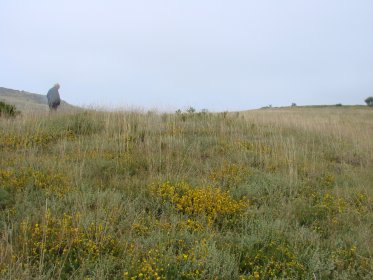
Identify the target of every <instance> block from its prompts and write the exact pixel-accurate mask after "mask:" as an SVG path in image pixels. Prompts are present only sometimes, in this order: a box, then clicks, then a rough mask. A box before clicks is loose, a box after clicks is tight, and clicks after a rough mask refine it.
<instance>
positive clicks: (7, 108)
mask: <svg viewBox="0 0 373 280" xmlns="http://www.w3.org/2000/svg"><path fill="white" fill-rule="evenodd" d="M19 114H20V112H19V111H17V108H16V106H14V105H9V104H6V103H4V102H2V101H0V117H15V116H17V115H19Z"/></svg>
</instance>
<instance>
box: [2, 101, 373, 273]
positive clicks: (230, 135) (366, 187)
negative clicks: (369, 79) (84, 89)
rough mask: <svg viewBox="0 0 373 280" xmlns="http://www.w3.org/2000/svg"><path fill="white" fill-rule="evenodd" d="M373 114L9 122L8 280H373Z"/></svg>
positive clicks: (335, 111) (57, 117)
mask: <svg viewBox="0 0 373 280" xmlns="http://www.w3.org/2000/svg"><path fill="white" fill-rule="evenodd" d="M372 151H373V110H370V109H369V108H367V109H363V108H361V109H351V108H311V109H308V108H307V109H306V108H304V109H296V110H294V109H284V110H273V109H268V110H255V111H249V112H243V113H232V114H225V113H221V114H212V113H206V114H192V113H188V114H156V113H152V112H149V113H145V114H142V113H136V112H99V111H93V110H91V111H86V112H84V113H81V112H79V113H73V114H65V113H59V114H48V116H45V115H42V114H35V115H31V116H27V117H26V116H24V115H21V116H20V117H19V118H16V119H14V120H11V121H9V120H8V119H5V118H3V119H0V279H87V278H88V277H92V279H250V280H255V279H373V239H372V232H373V173H372V170H373V153H372Z"/></svg>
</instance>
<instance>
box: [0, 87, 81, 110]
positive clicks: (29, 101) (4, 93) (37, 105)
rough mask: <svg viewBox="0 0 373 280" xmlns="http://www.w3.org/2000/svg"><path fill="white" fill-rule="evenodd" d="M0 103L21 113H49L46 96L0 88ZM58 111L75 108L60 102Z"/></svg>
mask: <svg viewBox="0 0 373 280" xmlns="http://www.w3.org/2000/svg"><path fill="white" fill-rule="evenodd" d="M0 101H3V102H5V103H8V104H12V105H15V106H16V108H17V110H20V111H21V112H23V113H30V112H32V113H38V112H48V111H49V108H48V102H47V96H46V94H45V95H40V94H36V93H30V92H26V91H19V90H14V89H8V88H3V87H0ZM58 109H59V110H61V111H71V110H76V109H77V107H75V106H72V105H70V104H68V103H67V102H65V101H63V100H62V101H61V105H60V107H59V108H58Z"/></svg>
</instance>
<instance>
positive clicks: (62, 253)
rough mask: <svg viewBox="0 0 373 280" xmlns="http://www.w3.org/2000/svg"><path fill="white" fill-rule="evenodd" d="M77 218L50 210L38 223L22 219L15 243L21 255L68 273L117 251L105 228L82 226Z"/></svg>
mask: <svg viewBox="0 0 373 280" xmlns="http://www.w3.org/2000/svg"><path fill="white" fill-rule="evenodd" d="M79 221H80V215H79V214H76V215H74V216H71V215H68V214H64V215H63V216H62V217H56V216H54V215H53V214H52V213H51V212H50V211H47V212H46V214H45V215H44V218H43V220H42V221H40V223H29V222H28V221H27V220H24V221H23V222H22V223H21V225H20V231H21V233H20V235H19V240H18V241H19V242H18V244H22V251H23V254H22V255H23V256H28V258H29V259H28V260H30V261H31V262H34V263H38V264H41V263H42V264H44V265H46V266H56V267H59V268H60V269H61V271H63V272H67V273H68V272H69V271H70V270H74V269H76V268H78V267H79V266H80V265H81V264H82V263H83V262H85V261H87V260H95V259H97V258H98V257H99V256H102V255H104V254H108V255H115V254H116V253H117V250H118V242H117V241H116V239H115V238H114V237H113V236H112V235H110V234H108V233H106V232H105V229H104V226H103V225H102V224H96V223H91V224H90V225H88V226H87V227H83V226H82V225H80V223H79ZM21 261H22V260H21Z"/></svg>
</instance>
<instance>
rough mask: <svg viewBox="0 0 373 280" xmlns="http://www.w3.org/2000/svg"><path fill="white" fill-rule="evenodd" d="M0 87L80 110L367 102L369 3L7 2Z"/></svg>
mask: <svg viewBox="0 0 373 280" xmlns="http://www.w3.org/2000/svg"><path fill="white" fill-rule="evenodd" d="M0 11H1V17H0V40H1V41H0V86H2V87H8V88H13V89H19V90H25V91H30V92H36V93H42V94H46V92H47V91H48V89H49V88H50V87H51V86H52V85H53V84H54V83H55V82H59V83H60V84H61V89H60V93H61V96H62V98H63V99H64V100H66V101H68V102H69V103H72V104H76V105H93V106H113V107H127V106H129V107H135V108H144V109H150V108H154V107H156V108H159V109H161V110H164V109H166V110H168V109H169V110H174V109H177V108H186V107H187V106H193V107H195V108H197V109H202V108H206V109H209V110H211V111H223V110H245V109H250V108H258V107H262V106H266V105H269V104H272V105H273V106H286V105H290V104H291V103H293V102H295V103H297V104H298V105H309V104H336V103H342V104H364V99H365V98H366V97H368V96H373V1H372V0H354V1H353V0H349V1H347V0H328V1H325V0H313V1H306V0H282V1H278V0H261V1H253V0H230V1H227V0H226V1H223V0H202V1H201V0H198V1H197V0H188V1H180V0H173V1H166V0H157V1H154V0H153V1H151V0H148V1H145V0H136V1H126V0H106V1H102V0H79V1H76V0H75V1H73V0H64V1H50V0H33V1H29V0H0Z"/></svg>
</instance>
